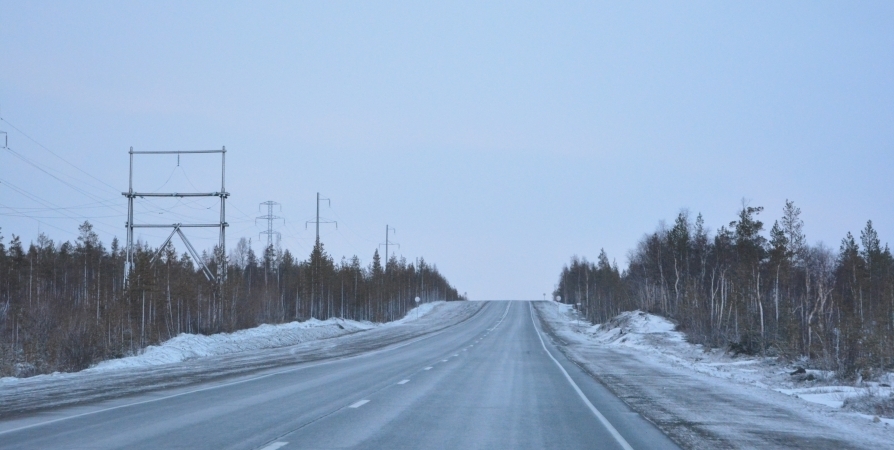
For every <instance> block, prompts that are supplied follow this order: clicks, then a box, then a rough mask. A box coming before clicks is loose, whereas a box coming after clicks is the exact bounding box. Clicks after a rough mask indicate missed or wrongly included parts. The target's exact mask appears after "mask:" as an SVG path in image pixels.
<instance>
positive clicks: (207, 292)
mask: <svg viewBox="0 0 894 450" xmlns="http://www.w3.org/2000/svg"><path fill="white" fill-rule="evenodd" d="M78 231H79V236H78V238H77V240H76V242H74V243H72V242H68V241H66V242H59V243H57V242H54V241H53V240H51V239H50V238H49V237H47V236H46V235H45V234H43V233H41V234H40V235H39V237H38V239H37V242H32V243H30V244H29V245H27V248H26V246H25V244H24V243H23V242H22V241H21V238H20V237H19V236H15V235H13V236H12V238H11V239H10V240H9V242H7V243H4V239H3V236H2V234H0V376H20V377H22V376H32V375H36V374H42V373H51V372H54V371H77V370H81V369H84V368H87V367H89V366H90V365H91V364H94V363H96V362H98V361H101V360H105V359H110V358H118V357H122V356H127V355H132V354H137V353H138V352H139V351H140V350H141V349H143V348H145V347H146V346H148V345H154V344H158V343H160V342H163V341H165V340H167V339H170V338H172V337H174V336H177V335H178V334H180V333H201V334H211V333H219V332H232V331H236V330H240V329H245V328H250V327H254V326H257V325H260V324H264V323H268V324H275V323H283V322H289V321H294V320H306V319H309V318H317V319H321V320H325V319H328V318H332V317H339V318H345V319H354V320H366V321H373V322H385V321H391V320H395V319H398V318H400V317H403V316H404V315H405V314H406V312H407V311H408V310H409V309H411V308H413V307H414V306H415V301H414V299H415V297H417V296H418V297H420V298H421V299H422V301H423V302H425V301H435V300H448V301H451V300H462V299H463V297H461V296H460V295H459V294H458V292H457V290H456V289H455V288H453V287H452V286H451V285H450V284H449V283H448V282H447V280H446V279H445V278H444V277H443V276H442V275H441V274H440V273H439V272H438V269H437V267H436V266H434V265H429V264H428V263H427V262H426V261H425V260H424V259H422V258H420V259H419V260H418V261H416V262H408V261H407V260H406V259H405V258H399V259H398V258H397V257H395V256H392V257H391V258H390V259H389V260H388V261H382V260H381V258H380V257H379V252H378V250H376V251H375V252H374V253H373V257H372V262H371V263H370V264H369V265H368V266H363V265H362V264H361V262H360V259H359V258H358V257H357V256H354V257H352V258H350V259H346V258H342V259H341V261H338V262H336V261H335V260H334V259H333V258H332V257H331V256H330V255H328V254H327V253H326V251H325V248H324V246H323V244H322V243H321V242H320V241H316V244H315V245H314V247H313V249H312V251H311V253H310V255H308V257H307V258H306V259H300V258H299V257H296V256H295V255H293V254H292V253H291V252H290V251H289V250H280V249H278V248H275V247H274V246H269V247H267V248H266V249H265V250H264V252H263V254H260V255H259V254H256V253H255V252H254V251H253V250H252V247H251V242H250V241H249V240H247V239H245V238H242V239H240V240H239V242H238V244H237V245H236V246H235V248H233V249H232V250H231V251H230V253H229V255H228V258H227V259H226V262H227V266H226V267H227V270H226V278H225V280H224V281H223V282H222V283H212V282H209V281H208V280H207V279H206V278H205V276H204V275H203V273H202V271H201V270H200V269H199V268H198V267H197V265H196V264H195V263H194V261H192V259H191V258H190V257H189V256H188V254H187V253H183V254H180V255H178V253H177V251H176V250H175V248H174V247H173V245H172V244H170V243H169V244H167V245H166V246H165V248H161V249H158V248H152V247H150V246H149V245H148V244H146V243H144V242H138V243H137V244H136V245H135V267H134V271H133V272H132V273H131V274H130V277H129V279H128V282H127V283H126V285H125V280H124V263H125V249H124V248H123V247H124V246H122V245H121V244H120V242H119V241H118V240H117V239H113V240H112V242H111V244H110V246H109V248H106V247H105V246H104V245H103V243H102V242H100V240H99V238H98V236H97V234H96V233H95V232H94V231H93V227H92V225H91V224H90V223H89V222H84V223H83V224H82V225H81V226H80V227H79V228H78ZM221 253H222V252H220V251H219V249H218V248H215V249H213V250H212V251H211V252H208V251H206V252H203V253H202V258H203V259H205V263H206V264H207V265H208V267H210V268H211V270H212V272H213V273H217V267H218V265H219V264H220V261H221V260H222V255H221ZM156 254H159V255H160V257H158V258H156V259H155V261H152V259H153V257H154V256H155V255H156Z"/></svg>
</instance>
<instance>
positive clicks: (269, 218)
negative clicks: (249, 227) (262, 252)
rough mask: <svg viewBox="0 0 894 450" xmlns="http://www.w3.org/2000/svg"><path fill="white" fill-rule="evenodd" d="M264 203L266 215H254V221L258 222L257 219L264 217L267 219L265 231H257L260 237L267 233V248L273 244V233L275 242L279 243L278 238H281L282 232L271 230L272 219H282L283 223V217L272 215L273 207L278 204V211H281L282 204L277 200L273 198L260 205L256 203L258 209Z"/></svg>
mask: <svg viewBox="0 0 894 450" xmlns="http://www.w3.org/2000/svg"><path fill="white" fill-rule="evenodd" d="M265 205H266V206H267V215H266V216H258V217H256V218H255V223H258V219H264V220H266V221H267V231H262V232H260V233H258V237H259V238H260V237H261V235H262V234H266V235H267V248H269V247H271V246H273V235H274V234H275V235H276V242H277V243H279V240H280V238H282V234H280V233H279V231H273V221H274V220H279V219H282V220H283V223H285V219H283V218H282V217H279V216H274V215H273V207H274V206H279V211H280V212H282V205H280V204H279V203H277V202H274V201H273V200H267V201H266V202H263V203H261V204H260V205H258V210H260V209H261V206H265Z"/></svg>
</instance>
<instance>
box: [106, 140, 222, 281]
mask: <svg viewBox="0 0 894 450" xmlns="http://www.w3.org/2000/svg"><path fill="white" fill-rule="evenodd" d="M202 153H220V191H218V192H135V191H134V190H133V155H177V161H178V164H179V160H180V155H181V154H202ZM226 158H227V148H226V147H222V148H221V149H220V150H185V151H180V150H174V151H149V152H135V151H133V147H131V148H130V177H129V181H128V190H127V192H122V193H121V195H123V196H125V197H127V223H126V224H125V225H126V226H127V247H126V249H125V250H126V253H125V262H124V285H125V287H126V286H127V283H128V281H129V277H130V273H131V272H132V271H133V268H134V246H133V230H134V228H173V229H174V230H173V231H171V234H170V235H168V238H167V239H166V240H165V242H164V244H162V245H161V247H159V251H158V253H156V254H155V256H154V257H153V258H152V260H151V261H150V264H152V263H153V262H155V260H156V259H158V257H159V256H160V255H161V253H162V250H163V249H164V248H165V247H166V246H167V245H168V243H169V242H171V238H173V237H174V235H175V234H177V235H178V236H180V239H181V240H183V244H184V246H185V247H186V250H188V251H189V253H190V254H191V255H192V257H193V260H194V261H195V262H196V264H199V266H200V267H201V268H202V271H203V272H204V274H205V277H206V278H208V281H212V282H216V283H217V284H218V287H219V288H222V287H223V282H224V280H225V279H226V276H227V247H226V246H227V241H226V229H227V227H228V226H229V224H228V223H227V219H226V201H227V197H229V196H230V193H229V192H227V190H226V174H227V171H226V168H227V166H226ZM137 197H139V198H145V197H168V198H184V197H220V222H219V223H174V224H170V225H168V224H137V223H134V218H133V202H134V199H136V198H137ZM182 228H220V242H219V244H218V245H219V247H218V250H219V251H220V254H219V255H217V257H218V264H217V276H216V277H215V276H214V274H213V273H212V272H211V269H209V268H208V266H207V265H206V264H205V260H203V259H202V257H201V256H200V255H199V253H198V252H197V251H196V249H195V248H194V247H193V246H192V244H191V243H190V242H189V239H187V238H186V235H185V234H183V231H182V230H181V229H182Z"/></svg>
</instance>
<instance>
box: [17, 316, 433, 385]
mask: <svg viewBox="0 0 894 450" xmlns="http://www.w3.org/2000/svg"><path fill="white" fill-rule="evenodd" d="M444 303H446V302H443V301H440V302H431V303H423V304H422V305H420V306H418V307H416V308H414V309H412V310H410V311H409V312H408V313H407V315H406V316H404V317H403V318H401V319H399V320H396V321H393V322H386V323H382V324H377V323H372V322H360V321H355V320H344V319H335V318H333V319H327V320H317V319H310V320H307V321H304V322H290V323H284V324H279V325H266V324H265V325H261V326H259V327H255V328H249V329H245V330H239V331H236V332H233V333H219V334H212V335H210V336H203V335H197V334H186V333H182V334H180V335H178V336H176V337H174V338H172V339H169V340H167V341H165V342H163V343H161V344H159V345H151V346H149V347H146V348H145V349H143V351H142V352H141V353H140V354H139V355H134V356H128V357H124V358H119V359H110V360H106V361H101V362H99V363H97V364H96V365H94V366H93V367H90V368H89V369H85V370H83V371H82V372H86V373H95V372H106V371H110V370H119V369H129V368H139V367H147V366H157V365H161V364H170V363H176V362H182V361H187V360H191V359H196V358H204V357H209V356H218V355H224V354H230V353H236V352H246V351H256V350H262V349H269V348H277V347H286V346H290V345H296V344H300V343H302V342H308V341H316V340H321V339H328V338H333V337H337V336H342V335H346V334H351V333H356V332H358V331H365V330H369V329H372V328H378V327H387V326H394V325H399V324H403V323H407V322H411V321H414V320H417V319H418V318H422V317H425V316H426V315H428V314H429V313H431V312H432V311H433V310H434V309H435V308H437V307H438V306H440V305H443V304H444ZM59 375H61V374H58V373H56V374H49V375H38V376H37V377H57V376H59ZM31 378H35V377H31ZM18 380H20V379H19V378H16V377H4V378H0V385H2V384H5V383H15V382H17V381H18Z"/></svg>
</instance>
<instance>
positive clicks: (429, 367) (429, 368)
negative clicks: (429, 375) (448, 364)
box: [422, 366, 431, 370]
mask: <svg viewBox="0 0 894 450" xmlns="http://www.w3.org/2000/svg"><path fill="white" fill-rule="evenodd" d="M422 370H431V366H428V367H426V368H424V369H422Z"/></svg>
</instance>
